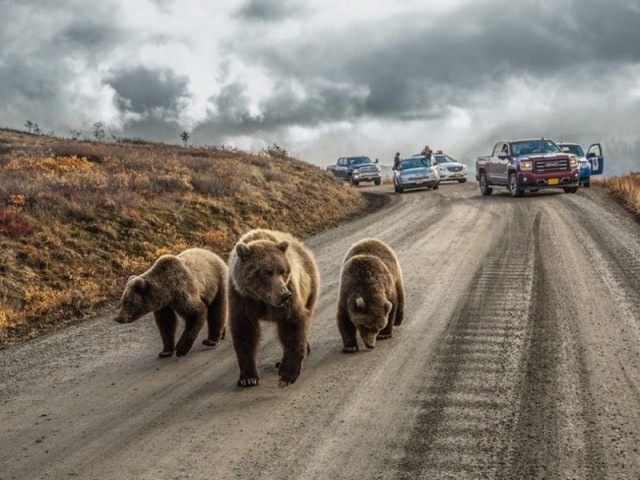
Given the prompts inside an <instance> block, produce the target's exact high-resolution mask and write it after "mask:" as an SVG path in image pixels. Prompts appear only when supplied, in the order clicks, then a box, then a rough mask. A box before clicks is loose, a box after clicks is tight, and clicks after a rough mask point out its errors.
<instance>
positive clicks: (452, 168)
mask: <svg viewBox="0 0 640 480" xmlns="http://www.w3.org/2000/svg"><path fill="white" fill-rule="evenodd" d="M447 170H449V171H450V172H461V171H462V167H458V166H453V167H447Z"/></svg>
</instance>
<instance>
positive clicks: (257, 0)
mask: <svg viewBox="0 0 640 480" xmlns="http://www.w3.org/2000/svg"><path fill="white" fill-rule="evenodd" d="M302 11H303V9H302V7H300V6H298V5H297V4H295V3H294V2H293V1H290V0H247V2H246V3H245V4H244V5H243V6H242V7H241V8H240V9H239V10H238V17H239V18H241V19H244V20H247V21H264V22H273V21H280V20H283V19H285V18H287V17H290V16H291V15H294V14H298V13H301V12H302Z"/></svg>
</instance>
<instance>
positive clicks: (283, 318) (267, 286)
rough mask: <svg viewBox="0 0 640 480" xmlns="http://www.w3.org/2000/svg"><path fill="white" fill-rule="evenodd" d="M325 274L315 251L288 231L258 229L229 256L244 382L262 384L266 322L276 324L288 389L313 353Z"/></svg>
mask: <svg viewBox="0 0 640 480" xmlns="http://www.w3.org/2000/svg"><path fill="white" fill-rule="evenodd" d="M319 289H320V276H319V274H318V269H317V267H316V263H315V261H314V259H313V256H312V255H311V253H310V252H309V251H308V250H307V249H306V248H305V247H304V245H303V244H302V243H301V242H299V241H298V240H296V239H295V238H294V237H292V236H291V235H289V234H288V233H283V232H278V231H273V230H262V229H258V230H252V231H250V232H248V233H246V234H245V235H243V236H242V237H241V238H240V240H238V243H237V244H236V246H235V248H234V249H233V251H232V252H231V255H230V256H229V324H230V327H231V333H232V336H233V346H234V348H235V351H236V356H237V358H238V364H239V366H240V379H239V380H238V385H239V386H241V387H251V386H255V385H258V384H259V383H260V375H259V373H258V368H257V366H256V356H257V349H258V343H259V340H260V324H259V321H260V320H266V321H270V322H275V323H276V325H277V328H278V335H279V337H280V342H281V344H282V348H283V355H282V360H281V361H280V362H279V363H278V364H277V365H276V366H277V367H278V374H279V375H280V380H279V382H278V384H279V385H280V386H281V387H285V386H287V385H289V384H291V383H294V382H295V381H296V379H297V378H298V376H299V375H300V372H301V370H302V362H303V360H304V358H305V357H306V356H307V354H308V353H309V340H308V334H309V327H310V324H311V317H312V315H313V309H314V307H315V304H316V301H317V299H318V293H319Z"/></svg>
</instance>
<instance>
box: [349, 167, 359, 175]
mask: <svg viewBox="0 0 640 480" xmlns="http://www.w3.org/2000/svg"><path fill="white" fill-rule="evenodd" d="M351 173H353V174H354V175H360V169H359V168H355V169H354V170H353V172H351Z"/></svg>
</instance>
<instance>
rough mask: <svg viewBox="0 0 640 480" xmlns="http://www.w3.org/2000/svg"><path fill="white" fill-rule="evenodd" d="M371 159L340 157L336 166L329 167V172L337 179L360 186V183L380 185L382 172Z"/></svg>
mask: <svg viewBox="0 0 640 480" xmlns="http://www.w3.org/2000/svg"><path fill="white" fill-rule="evenodd" d="M377 163H378V160H377V159H376V161H375V162H373V161H372V160H371V159H370V158H369V157H365V156H359V157H340V158H339V159H338V161H337V162H336V164H335V165H329V166H328V167H327V170H328V171H330V172H331V173H332V174H333V175H334V176H335V177H337V178H339V179H341V180H344V181H346V182H349V183H351V185H354V186H358V185H359V184H360V182H373V183H374V184H376V185H380V183H381V182H382V171H381V169H380V167H379V166H378V165H377Z"/></svg>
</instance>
